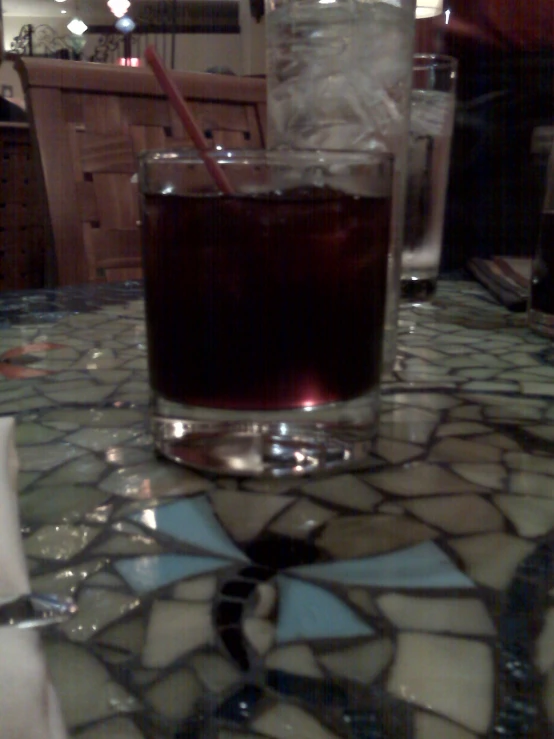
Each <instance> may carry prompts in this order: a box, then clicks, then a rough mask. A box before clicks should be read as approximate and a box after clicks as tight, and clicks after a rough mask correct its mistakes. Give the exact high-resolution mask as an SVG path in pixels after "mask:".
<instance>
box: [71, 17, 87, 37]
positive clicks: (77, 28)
mask: <svg viewBox="0 0 554 739" xmlns="http://www.w3.org/2000/svg"><path fill="white" fill-rule="evenodd" d="M67 28H68V30H69V31H71V33H72V34H74V35H75V36H82V35H83V33H84V32H85V31H86V30H87V28H88V26H87V24H86V23H85V22H84V21H82V20H81V19H80V18H73V20H72V21H71V22H70V23H68V24H67Z"/></svg>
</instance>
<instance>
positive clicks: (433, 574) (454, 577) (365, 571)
mask: <svg viewBox="0 0 554 739" xmlns="http://www.w3.org/2000/svg"><path fill="white" fill-rule="evenodd" d="M289 572H291V573H294V574H298V575H301V576H302V577H306V578H310V579H312V580H323V581H326V582H335V583H338V584H343V585H373V586H377V587H387V588H474V587H475V583H474V582H473V581H472V580H470V579H469V577H467V575H464V573H463V572H461V571H460V570H459V569H458V568H457V567H456V565H455V564H454V562H452V561H451V560H450V559H449V558H448V557H447V555H446V554H445V553H444V552H443V551H442V549H440V548H439V547H438V546H437V545H436V544H433V542H430V541H426V542H424V543H423V544H418V545H417V546H415V547H410V548H409V549H401V550H400V551H398V552H393V553H392V554H381V555H379V556H377V557H365V558H363V559H346V560H341V561H339V562H331V563H329V564H316V565H308V566H303V567H294V568H293V569H291V570H289Z"/></svg>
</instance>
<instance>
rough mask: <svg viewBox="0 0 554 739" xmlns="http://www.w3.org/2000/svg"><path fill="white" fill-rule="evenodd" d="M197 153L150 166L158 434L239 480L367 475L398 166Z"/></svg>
mask: <svg viewBox="0 0 554 739" xmlns="http://www.w3.org/2000/svg"><path fill="white" fill-rule="evenodd" d="M210 156H213V157H214V158H215V159H216V161H217V162H218V163H219V165H220V166H221V167H222V168H223V170H224V172H225V174H226V176H227V179H228V180H229V182H230V183H231V186H232V190H233V193H232V194H230V195H229V194H223V193H222V192H220V191H219V189H218V188H217V186H216V185H215V184H214V183H213V181H212V180H211V178H210V175H209V173H208V171H207V169H206V167H205V165H204V163H203V162H202V160H201V159H200V158H199V156H198V154H197V153H196V152H195V151H189V150H175V151H153V152H146V153H144V154H143V155H142V156H141V161H140V189H141V201H142V221H143V226H142V228H143V258H144V273H145V294H146V323H147V338H148V362H149V374H150V387H151V393H152V402H151V413H152V428H153V434H154V440H155V444H156V447H157V449H158V451H159V452H161V453H162V454H163V455H165V456H166V457H169V458H170V459H173V460H175V461H177V462H180V463H183V464H187V465H189V466H193V467H197V468H199V469H203V470H208V471H212V472H216V473H218V474H225V475H229V474H235V475H269V476H281V475H302V474H306V473H313V472H317V471H322V470H341V469H345V468H349V467H355V466H360V465H361V464H363V462H364V460H366V459H367V457H368V455H369V453H370V450H371V440H372V438H373V436H374V434H375V431H376V423H377V415H378V402H379V377H380V371H381V352H382V344H383V324H384V306H385V291H386V276H387V258H388V253H389V244H390V223H391V197H392V164H393V162H392V159H391V157H390V156H389V155H381V154H376V153H366V152H325V151H317V152H316V151H291V150H283V151H273V152H266V151H245V150H243V151H215V152H213V154H211V155H210Z"/></svg>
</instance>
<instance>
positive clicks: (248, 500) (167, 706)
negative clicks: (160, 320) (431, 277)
mask: <svg viewBox="0 0 554 739" xmlns="http://www.w3.org/2000/svg"><path fill="white" fill-rule="evenodd" d="M142 307H143V306H142V301H141V288H140V285H138V284H136V283H131V284H126V285H122V286H97V287H81V288H71V289H68V290H64V291H59V292H47V291H43V292H41V293H21V294H18V295H16V294H12V295H9V294H5V295H3V296H1V297H0V316H1V318H0V355H1V356H0V414H14V415H16V416H17V420H18V449H19V454H20V459H21V466H22V472H21V476H20V493H21V497H20V503H21V515H22V522H23V529H24V537H25V548H26V553H27V556H28V562H29V568H30V571H31V573H32V577H33V586H34V588H35V589H36V590H38V591H46V592H57V593H63V594H69V593H71V594H73V595H74V596H75V597H76V599H77V600H78V603H79V606H80V613H79V614H78V615H77V616H76V617H75V618H73V619H72V620H71V621H69V622H67V623H66V624H64V625H63V626H61V627H56V628H55V629H52V631H48V632H45V633H44V641H45V648H46V651H47V656H48V660H49V664H50V666H51V670H52V674H53V678H54V681H55V683H56V686H57V689H58V691H59V695H60V698H61V701H62V704H63V710H64V713H65V717H66V721H67V723H68V726H69V727H70V730H71V732H72V734H73V736H76V737H77V736H78V737H79V738H80V739H100V738H101V737H111V738H114V737H115V738H116V739H154V738H155V739H165V738H169V737H173V739H178V737H181V738H183V737H187V738H189V737H190V739H194V738H195V737H206V738H207V739H212V738H213V739H245V738H247V737H258V738H262V737H268V738H269V739H288V738H289V737H290V739H293V738H294V739H296V738H297V737H306V738H308V737H309V738H310V739H335V738H336V739H341V738H342V739H393V738H394V739H398V738H402V739H404V738H405V739H476V737H480V738H481V739H484V738H485V737H491V738H492V737H498V738H504V739H510V738H511V739H515V738H516V737H517V739H520V738H522V737H533V738H535V739H538V737H541V739H544V737H547V736H548V735H550V736H552V735H554V728H553V726H554V723H553V722H554V534H553V530H554V457H553V456H552V452H553V451H554V404H553V398H554V363H553V358H554V352H553V349H552V345H551V344H549V343H548V342H546V341H545V340H543V339H541V338H539V337H537V336H534V335H533V334H531V333H530V332H529V331H528V330H527V328H526V327H525V319H524V317H523V316H521V315H510V314H508V313H507V312H506V311H505V310H504V309H502V308H500V307H498V306H496V305H495V304H494V303H493V302H492V300H491V298H490V297H489V296H488V295H487V294H486V293H485V292H484V291H483V290H482V289H481V288H480V287H479V286H477V285H475V284H472V283H469V282H458V283H443V284H442V285H441V287H440V289H439V293H438V298H437V301H436V305H435V306H421V307H416V308H414V309H406V310H403V311H402V315H401V337H400V353H399V359H398V361H397V365H396V369H395V378H394V380H392V378H391V379H390V380H389V381H388V382H387V383H386V384H385V386H384V389H383V412H382V423H381V432H380V437H379V439H378V441H377V443H376V447H375V457H374V459H373V460H372V461H371V462H370V464H369V465H368V467H367V469H364V470H363V471H361V472H359V473H356V474H344V475H340V476H338V477H334V478H328V479H319V480H318V479H313V480H305V481H298V480H297V481H291V482H281V481H278V482H276V481H271V482H264V481H260V480H252V479H250V480H242V479H237V480H235V479H212V478H210V477H207V476H203V475H201V474H198V473H195V472H191V471H187V470H184V469H181V468H179V467H176V466H173V465H171V464H169V463H164V462H161V461H159V460H158V459H156V458H155V456H154V454H153V452H152V447H151V440H150V437H149V435H148V432H147V427H146V423H145V410H146V405H147V397H148V396H147V376H146V360H145V344H144V324H143V318H142Z"/></svg>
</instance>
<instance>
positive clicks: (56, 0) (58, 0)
mask: <svg viewBox="0 0 554 739" xmlns="http://www.w3.org/2000/svg"><path fill="white" fill-rule="evenodd" d="M54 2H56V3H65V0H54Z"/></svg>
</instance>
